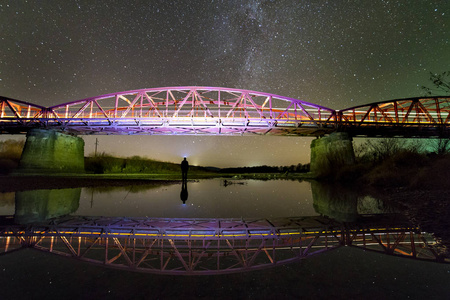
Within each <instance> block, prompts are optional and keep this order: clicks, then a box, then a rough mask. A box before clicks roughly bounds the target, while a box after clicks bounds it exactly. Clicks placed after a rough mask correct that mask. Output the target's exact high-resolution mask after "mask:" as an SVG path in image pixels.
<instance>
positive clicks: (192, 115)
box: [2, 86, 336, 135]
mask: <svg viewBox="0 0 450 300" xmlns="http://www.w3.org/2000/svg"><path fill="white" fill-rule="evenodd" d="M19 108H20V109H22V110H23V107H22V106H20V107H19ZM20 109H15V108H10V107H6V106H2V125H3V126H2V127H3V130H5V129H6V130H7V128H6V127H8V126H5V125H10V127H11V128H14V127H16V128H17V127H21V128H22V130H25V131H26V130H27V127H28V128H33V127H43V128H54V129H59V130H63V131H68V132H73V133H76V134H155V135H173V134H183V135H187V134H206V135H217V134H222V135H241V134H244V133H252V134H278V135H314V134H315V133H317V132H319V133H320V132H323V131H325V132H327V131H330V130H331V131H332V130H334V129H335V121H336V118H335V117H336V116H335V111H334V110H333V109H330V108H327V107H323V106H320V105H316V104H312V103H309V102H305V101H301V100H297V99H293V98H288V97H283V96H278V95H274V94H268V93H261V92H255V91H249V90H240V89H231V88H218V87H194V86H188V87H165V88H150V89H140V90H133V91H126V92H120V93H112V94H107V95H101V96H97V97H92V98H88V99H84V100H79V101H74V102H69V103H64V104H60V105H56V106H52V107H48V108H41V109H40V110H39V111H38V112H35V111H33V113H32V114H27V115H23V114H18V113H17V112H18V111H19V110H20ZM8 117H9V119H8ZM5 121H9V122H7V123H6V124H5Z"/></svg>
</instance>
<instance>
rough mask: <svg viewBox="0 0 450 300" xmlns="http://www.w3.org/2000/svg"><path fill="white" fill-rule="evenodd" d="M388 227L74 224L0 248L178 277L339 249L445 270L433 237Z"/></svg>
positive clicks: (11, 237) (14, 232) (15, 235)
mask: <svg viewBox="0 0 450 300" xmlns="http://www.w3.org/2000/svg"><path fill="white" fill-rule="evenodd" d="M386 221H387V220H386V219H383V222H381V223H380V222H377V221H376V220H375V219H374V220H373V222H370V223H366V225H364V226H361V225H355V226H353V227H352V226H349V225H348V224H345V226H344V224H341V223H338V222H336V221H333V220H332V219H329V218H324V217H298V218H280V219H274V220H267V219H258V220H242V219H150V218H93V217H75V218H66V219H61V220H53V221H51V222H49V223H48V224H40V225H37V224H33V225H15V224H10V225H2V226H1V232H0V236H1V237H0V246H1V249H2V250H3V252H8V251H11V250H13V249H17V248H20V247H24V246H27V247H30V246H31V247H34V248H36V249H39V250H43V251H47V252H51V253H54V254H59V255H63V256H70V257H74V258H77V259H79V260H83V261H87V262H91V263H97V264H102V265H106V266H110V267H114V268H120V269H127V270H133V271H139V272H147V273H160V274H178V275H188V274H198V275H200V274H221V273H232V272H241V271H247V270H255V269H261V268H268V267H273V266H276V265H280V264H284V263H288V262H293V261H297V260H300V259H304V258H307V257H309V256H312V255H317V254H319V253H323V252H325V251H329V250H332V249H335V248H338V247H341V246H352V247H357V248H362V249H365V250H371V251H379V252H383V253H387V254H390V255H399V256H407V257H411V258H416V259H423V260H433V261H441V262H447V263H448V262H450V261H449V260H448V259H444V258H442V257H441V256H439V255H438V254H437V253H436V251H435V249H434V240H433V239H432V237H431V236H430V235H428V234H426V233H424V232H420V230H419V228H417V227H415V226H411V225H409V224H406V223H402V222H398V220H397V221H396V223H386ZM3 224H5V222H3ZM388 225H390V226H388Z"/></svg>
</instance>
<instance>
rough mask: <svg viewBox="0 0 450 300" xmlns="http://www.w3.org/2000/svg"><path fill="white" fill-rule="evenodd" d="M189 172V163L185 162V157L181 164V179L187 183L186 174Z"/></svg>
mask: <svg viewBox="0 0 450 300" xmlns="http://www.w3.org/2000/svg"><path fill="white" fill-rule="evenodd" d="M188 170H189V163H188V161H187V160H186V157H185V158H184V159H183V161H182V162H181V178H182V180H183V181H187V173H188Z"/></svg>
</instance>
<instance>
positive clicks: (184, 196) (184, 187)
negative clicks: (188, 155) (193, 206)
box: [180, 180, 188, 204]
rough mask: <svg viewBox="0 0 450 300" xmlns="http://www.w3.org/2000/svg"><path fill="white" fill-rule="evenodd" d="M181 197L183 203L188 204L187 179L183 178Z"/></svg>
mask: <svg viewBox="0 0 450 300" xmlns="http://www.w3.org/2000/svg"><path fill="white" fill-rule="evenodd" d="M180 199H181V201H183V204H186V200H187V199H188V190H187V180H183V182H182V183H181V193H180Z"/></svg>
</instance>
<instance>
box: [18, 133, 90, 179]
mask: <svg viewBox="0 0 450 300" xmlns="http://www.w3.org/2000/svg"><path fill="white" fill-rule="evenodd" d="M18 172H19V173H84V140H83V139H82V138H79V137H76V136H72V135H68V134H65V133H61V132H58V131H55V130H46V129H32V130H30V131H29V132H28V133H27V140H26V142H25V147H24V149H23V152H22V157H21V158H20V163H19V169H18Z"/></svg>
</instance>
